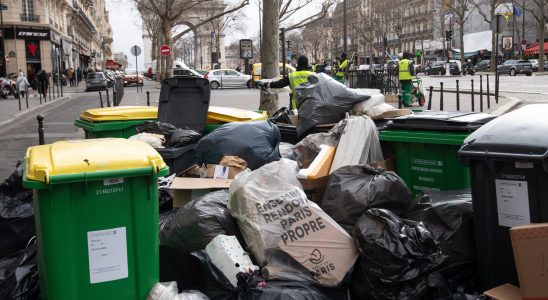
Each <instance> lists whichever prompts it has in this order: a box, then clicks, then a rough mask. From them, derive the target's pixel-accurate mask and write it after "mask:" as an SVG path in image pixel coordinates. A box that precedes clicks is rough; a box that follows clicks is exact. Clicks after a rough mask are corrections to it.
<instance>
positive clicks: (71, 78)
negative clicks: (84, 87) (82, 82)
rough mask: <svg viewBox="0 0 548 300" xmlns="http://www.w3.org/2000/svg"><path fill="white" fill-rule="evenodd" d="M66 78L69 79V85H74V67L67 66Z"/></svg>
mask: <svg viewBox="0 0 548 300" xmlns="http://www.w3.org/2000/svg"><path fill="white" fill-rule="evenodd" d="M67 78H68V80H69V84H70V86H76V84H75V82H74V69H73V68H68V70H67Z"/></svg>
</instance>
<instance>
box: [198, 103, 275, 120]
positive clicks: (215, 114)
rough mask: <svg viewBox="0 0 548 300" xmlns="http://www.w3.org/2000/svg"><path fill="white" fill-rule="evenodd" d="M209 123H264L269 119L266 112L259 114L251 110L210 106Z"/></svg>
mask: <svg viewBox="0 0 548 300" xmlns="http://www.w3.org/2000/svg"><path fill="white" fill-rule="evenodd" d="M207 119H208V123H209V124H211V123H219V122H224V123H229V122H245V121H262V120H266V119H268V115H267V114H266V112H264V113H262V114H261V113H257V112H254V111H251V110H245V109H239V108H232V107H222V106H210V107H209V110H208V112H207Z"/></svg>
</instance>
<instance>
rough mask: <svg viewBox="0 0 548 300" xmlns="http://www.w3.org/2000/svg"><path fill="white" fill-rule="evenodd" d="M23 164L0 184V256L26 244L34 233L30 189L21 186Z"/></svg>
mask: <svg viewBox="0 0 548 300" xmlns="http://www.w3.org/2000/svg"><path fill="white" fill-rule="evenodd" d="M23 172H24V166H23V163H22V162H21V161H18V162H17V165H16V169H15V171H13V173H12V174H11V175H10V177H8V178H7V179H6V180H5V181H4V182H2V184H0V258H2V257H5V256H7V255H10V254H12V253H15V252H17V251H19V250H21V249H23V248H25V246H26V245H27V243H28V242H29V240H30V239H31V238H32V237H33V236H34V235H35V234H36V229H35V225H34V208H33V205H32V190H29V189H25V188H23Z"/></svg>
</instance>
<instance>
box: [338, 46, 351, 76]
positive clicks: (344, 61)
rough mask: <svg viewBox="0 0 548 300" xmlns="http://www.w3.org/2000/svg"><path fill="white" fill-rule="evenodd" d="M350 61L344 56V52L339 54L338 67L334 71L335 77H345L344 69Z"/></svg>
mask: <svg viewBox="0 0 548 300" xmlns="http://www.w3.org/2000/svg"><path fill="white" fill-rule="evenodd" d="M349 64H350V62H349V61H348V58H346V53H343V54H341V59H340V60H339V67H338V68H337V73H335V79H337V80H341V79H344V78H345V77H346V70H347V69H348V66H349Z"/></svg>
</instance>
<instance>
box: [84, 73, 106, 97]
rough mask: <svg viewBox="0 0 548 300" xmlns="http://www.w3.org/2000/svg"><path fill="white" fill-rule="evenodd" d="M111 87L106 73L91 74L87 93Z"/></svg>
mask: <svg viewBox="0 0 548 300" xmlns="http://www.w3.org/2000/svg"><path fill="white" fill-rule="evenodd" d="M108 87H109V80H108V78H107V76H106V75H105V73H103V72H95V73H89V74H88V77H87V78H86V92H88V91H91V90H106V89H107V88H108Z"/></svg>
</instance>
